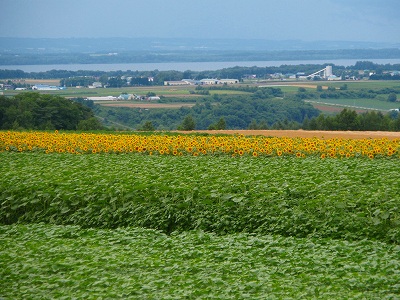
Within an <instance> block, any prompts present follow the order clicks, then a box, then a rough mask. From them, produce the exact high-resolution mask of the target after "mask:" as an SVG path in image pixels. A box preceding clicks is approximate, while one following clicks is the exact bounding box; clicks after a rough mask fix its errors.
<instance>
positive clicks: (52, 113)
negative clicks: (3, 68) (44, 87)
mask: <svg viewBox="0 0 400 300" xmlns="http://www.w3.org/2000/svg"><path fill="white" fill-rule="evenodd" d="M101 128H103V126H102V125H101V124H100V122H99V121H98V120H97V119H96V118H95V117H94V114H93V111H92V110H91V109H90V108H89V107H87V106H84V105H82V104H80V103H77V102H74V101H72V100H69V99H65V98H63V97H60V96H52V95H43V94H39V93H31V92H30V93H22V94H19V95H16V96H15V97H12V98H7V97H5V96H0V129H17V130H19V129H39V130H49V129H50V130H54V129H64V130H76V129H80V130H89V129H101Z"/></svg>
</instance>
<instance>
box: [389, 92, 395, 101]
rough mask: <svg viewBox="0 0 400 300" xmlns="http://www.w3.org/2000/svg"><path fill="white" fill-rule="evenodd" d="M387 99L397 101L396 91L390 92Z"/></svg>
mask: <svg viewBox="0 0 400 300" xmlns="http://www.w3.org/2000/svg"><path fill="white" fill-rule="evenodd" d="M387 101H389V102H396V101H397V95H396V93H390V94H389V96H388V98H387Z"/></svg>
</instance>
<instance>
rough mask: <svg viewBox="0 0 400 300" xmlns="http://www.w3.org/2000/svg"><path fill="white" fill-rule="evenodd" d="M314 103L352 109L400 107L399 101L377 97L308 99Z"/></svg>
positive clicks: (384, 109)
mask: <svg viewBox="0 0 400 300" xmlns="http://www.w3.org/2000/svg"><path fill="white" fill-rule="evenodd" d="M306 101H307V102H310V103H312V104H314V103H315V104H329V105H334V106H339V107H349V108H350V109H369V110H380V111H383V112H384V111H386V112H387V111H389V110H390V109H398V108H400V103H398V102H387V101H379V100H376V99H347V98H339V99H329V98H325V99H322V98H321V99H312V100H306Z"/></svg>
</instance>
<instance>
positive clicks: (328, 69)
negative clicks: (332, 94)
mask: <svg viewBox="0 0 400 300" xmlns="http://www.w3.org/2000/svg"><path fill="white" fill-rule="evenodd" d="M332 75H333V73H332V66H326V68H325V72H324V77H325V78H328V77H329V76H332Z"/></svg>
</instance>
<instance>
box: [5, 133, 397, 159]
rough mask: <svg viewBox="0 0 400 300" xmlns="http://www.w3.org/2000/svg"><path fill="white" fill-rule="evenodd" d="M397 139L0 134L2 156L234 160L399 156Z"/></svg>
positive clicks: (160, 134)
mask: <svg viewBox="0 0 400 300" xmlns="http://www.w3.org/2000/svg"><path fill="white" fill-rule="evenodd" d="M399 148H400V139H398V138H396V139H388V138H361V139H344V138H318V137H310V138H304V137H266V136H245V135H242V134H234V135H192V134H175V135H172V134H162V133H158V134H150V135H145V134H128V133H124V134H121V133H61V132H58V131H55V132H40V131H37V132H34V131H33V132H16V131H3V132H0V152H5V151H7V152H43V153H71V154H98V153H116V154H122V153H140V154H146V155H174V156H180V155H186V156H188V155H190V156H199V155H230V156H232V157H240V156H253V157H271V156H277V157H285V156H294V157H298V158H304V157H308V156H313V157H320V158H322V159H323V158H352V157H367V158H370V159H373V158H380V157H383V158H384V157H386V158H389V157H391V158H399V157H400V152H399Z"/></svg>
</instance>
